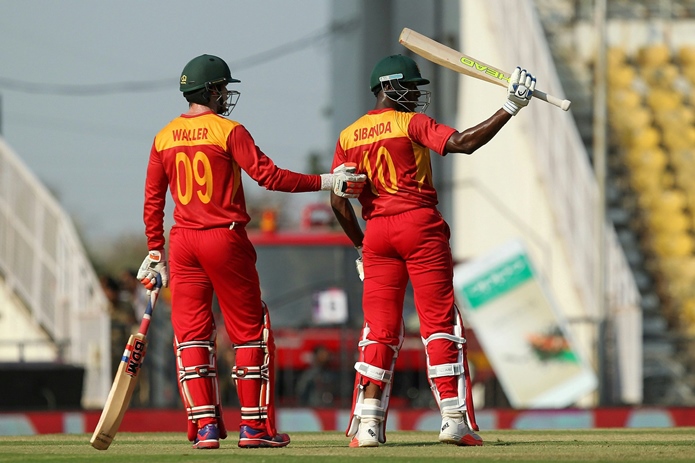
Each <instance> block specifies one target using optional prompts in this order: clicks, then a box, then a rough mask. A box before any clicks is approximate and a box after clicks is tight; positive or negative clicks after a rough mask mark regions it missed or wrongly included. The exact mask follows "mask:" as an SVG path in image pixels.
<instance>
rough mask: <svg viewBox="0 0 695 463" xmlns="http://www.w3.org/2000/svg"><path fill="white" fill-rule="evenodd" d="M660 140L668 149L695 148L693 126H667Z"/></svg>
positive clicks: (694, 128)
mask: <svg viewBox="0 0 695 463" xmlns="http://www.w3.org/2000/svg"><path fill="white" fill-rule="evenodd" d="M662 140H663V143H664V145H665V146H666V147H667V148H668V149H669V151H678V150H683V149H688V148H695V127H693V126H692V125H689V126H683V127H668V128H666V129H664V131H663V134H662Z"/></svg>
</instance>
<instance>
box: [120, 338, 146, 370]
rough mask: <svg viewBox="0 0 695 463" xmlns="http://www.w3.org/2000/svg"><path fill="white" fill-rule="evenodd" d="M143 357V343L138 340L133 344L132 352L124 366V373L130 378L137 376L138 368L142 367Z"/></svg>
mask: <svg viewBox="0 0 695 463" xmlns="http://www.w3.org/2000/svg"><path fill="white" fill-rule="evenodd" d="M144 357H145V343H144V342H143V341H141V340H140V339H136V340H135V343H134V344H133V352H131V354H130V358H129V359H128V365H127V366H126V369H125V371H126V373H128V374H129V375H130V376H132V377H136V376H137V375H138V371H140V367H141V366H142V359H143V358H144Z"/></svg>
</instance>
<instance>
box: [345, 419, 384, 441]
mask: <svg viewBox="0 0 695 463" xmlns="http://www.w3.org/2000/svg"><path fill="white" fill-rule="evenodd" d="M378 432H379V422H378V421H377V420H362V421H360V424H359V427H358V428H357V434H355V435H354V437H353V438H352V440H351V441H350V447H378V446H379V434H378Z"/></svg>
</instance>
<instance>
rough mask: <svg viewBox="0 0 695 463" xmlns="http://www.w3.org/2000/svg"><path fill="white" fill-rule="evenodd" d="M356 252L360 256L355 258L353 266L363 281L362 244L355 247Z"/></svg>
mask: <svg viewBox="0 0 695 463" xmlns="http://www.w3.org/2000/svg"><path fill="white" fill-rule="evenodd" d="M355 249H357V253H358V254H359V255H360V257H358V258H357V260H355V267H356V268H357V275H359V277H360V280H362V281H364V264H363V263H362V246H359V247H356V248H355Z"/></svg>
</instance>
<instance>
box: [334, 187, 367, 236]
mask: <svg viewBox="0 0 695 463" xmlns="http://www.w3.org/2000/svg"><path fill="white" fill-rule="evenodd" d="M331 207H332V208H333V213H334V214H335V218H336V219H337V220H338V223H339V224H340V226H341V227H342V228H343V231H344V232H345V234H346V235H347V237H348V238H349V239H350V241H352V244H353V245H354V246H355V247H359V246H362V240H363V239H364V233H363V232H362V228H361V227H360V224H359V222H358V221H357V216H356V215H355V210H354V209H353V208H352V204H350V201H349V200H348V199H346V198H341V197H339V196H337V195H335V194H334V193H331Z"/></svg>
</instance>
